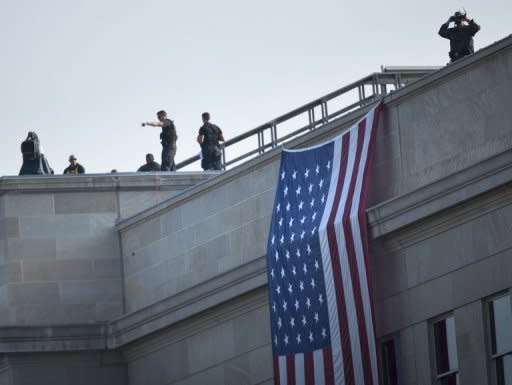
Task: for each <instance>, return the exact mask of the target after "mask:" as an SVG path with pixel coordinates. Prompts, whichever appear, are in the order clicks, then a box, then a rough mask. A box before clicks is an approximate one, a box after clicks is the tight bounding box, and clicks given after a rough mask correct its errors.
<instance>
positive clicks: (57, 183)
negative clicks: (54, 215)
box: [0, 171, 218, 194]
mask: <svg viewBox="0 0 512 385" xmlns="http://www.w3.org/2000/svg"><path fill="white" fill-rule="evenodd" d="M217 174H218V172H214V171H204V172H202V171H196V172H193V171H189V172H126V173H115V174H85V175H76V176H69V175H25V176H4V177H1V178H0V194H2V193H6V192H9V191H16V192H24V191H30V192H36V191H41V192H45V193H50V192H68V191H81V192H87V191H91V190H94V191H115V190H123V191H125V190H126V191H129V190H148V189H152V190H154V189H159V190H183V189H184V188H187V187H189V186H193V185H196V184H197V183H200V182H203V181H205V180H207V179H209V178H211V177H212V176H215V175H217Z"/></svg>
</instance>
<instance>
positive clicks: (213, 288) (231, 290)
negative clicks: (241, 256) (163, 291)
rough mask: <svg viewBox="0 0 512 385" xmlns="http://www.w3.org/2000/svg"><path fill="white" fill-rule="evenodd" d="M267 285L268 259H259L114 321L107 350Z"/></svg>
mask: <svg viewBox="0 0 512 385" xmlns="http://www.w3.org/2000/svg"><path fill="white" fill-rule="evenodd" d="M266 283H267V273H266V260H265V257H260V258H259V259H257V260H255V261H253V262H250V263H247V264H244V265H241V266H239V267H237V268H236V269H233V270H230V271H228V272H226V273H224V274H221V275H219V276H217V277H215V278H213V279H211V280H209V281H205V282H203V283H201V284H200V285H197V286H195V287H192V288H190V289H188V290H185V291H183V292H180V293H178V294H177V295H175V296H172V297H169V298H166V299H165V300H163V301H160V302H157V303H155V304H153V305H150V306H148V307H146V308H144V309H141V310H138V311H136V312H133V313H130V314H127V315H125V316H123V317H120V318H118V319H117V320H114V321H112V322H111V323H110V324H109V331H108V335H109V337H108V347H109V348H110V349H115V348H117V347H119V346H122V345H125V344H127V343H129V342H132V341H134V340H136V339H138V338H141V337H143V336H145V335H147V334H150V333H154V332H156V331H158V330H160V329H163V328H165V327H168V326H170V325H172V324H175V323H177V322H180V321H183V320H185V319H187V318H189V317H192V316H194V315H197V314H199V313H201V312H203V311H205V310H207V309H210V308H212V307H214V306H217V305H220V304H222V303H224V302H227V301H229V300H232V299H235V298H237V297H239V296H241V295H243V294H245V293H248V292H250V291H252V290H254V289H257V288H260V287H262V286H264V285H266Z"/></svg>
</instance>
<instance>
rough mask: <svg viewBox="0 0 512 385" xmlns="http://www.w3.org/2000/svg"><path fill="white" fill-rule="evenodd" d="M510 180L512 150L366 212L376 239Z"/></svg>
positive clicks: (371, 235) (372, 233)
mask: <svg viewBox="0 0 512 385" xmlns="http://www.w3.org/2000/svg"><path fill="white" fill-rule="evenodd" d="M511 181H512V150H509V151H506V152H504V153H501V154H499V155H497V156H495V157H492V158H490V159H487V160H486V161H483V162H481V163H478V164H476V165H474V166H472V167H469V168H467V169H465V170H463V171H461V172H458V173H456V174H453V175H449V176H448V177H446V178H443V179H441V180H439V181H437V182H434V183H432V184H429V185H428V186H425V187H423V188H420V189H418V190H415V191H413V192H411V193H409V194H406V195H403V196H400V197H398V198H396V199H392V200H390V201H387V202H384V203H382V204H380V205H378V206H375V207H371V208H369V209H368V210H367V213H368V221H369V226H370V237H371V239H376V238H379V237H382V236H384V235H387V234H389V233H391V232H394V231H396V230H399V229H400V228H404V227H407V226H409V225H411V224H412V223H414V222H418V221H420V220H422V219H425V218H426V217H428V216H431V215H433V214H435V213H438V212H440V211H442V210H445V209H447V208H449V207H452V206H454V205H458V204H461V203H463V202H465V201H467V200H469V199H472V198H474V197H476V196H478V195H480V194H483V193H485V192H487V191H490V190H493V189H496V188H498V187H500V186H502V185H504V184H506V183H509V182H511Z"/></svg>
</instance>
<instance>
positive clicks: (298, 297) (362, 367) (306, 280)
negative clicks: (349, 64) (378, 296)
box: [267, 104, 381, 385]
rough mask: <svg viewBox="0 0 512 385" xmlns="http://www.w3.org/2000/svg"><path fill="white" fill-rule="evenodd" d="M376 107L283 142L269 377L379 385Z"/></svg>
mask: <svg viewBox="0 0 512 385" xmlns="http://www.w3.org/2000/svg"><path fill="white" fill-rule="evenodd" d="M380 106H381V104H378V105H377V106H375V107H374V108H372V109H371V110H370V112H368V114H367V115H366V116H365V117H364V118H363V119H361V120H360V121H359V122H358V123H356V124H355V125H354V126H352V127H351V128H350V129H349V130H348V131H347V132H345V133H344V134H343V135H341V136H339V137H337V138H335V139H334V140H332V141H330V142H328V143H324V144H321V145H318V146H315V147H311V148H307V149H300V150H283V153H282V158H281V167H280V170H279V181H278V186H277V192H276V198H275V204H274V211H273V214H272V224H271V227H270V234H269V240H268V248H267V267H268V281H269V303H270V319H271V332H272V336H271V337H272V351H273V356H274V382H275V384H277V385H292V384H305V385H309V384H316V385H319V384H328V385H330V384H347V385H351V384H353V385H362V384H364V385H376V384H378V383H379V375H378V369H377V355H376V346H375V332H374V322H373V314H372V299H371V293H370V284H369V281H368V274H367V271H368V245H367V230H366V215H365V211H364V209H365V205H366V195H367V186H368V178H367V176H368V166H369V164H370V160H371V158H372V153H373V148H374V142H375V132H376V128H377V125H378V117H379V112H380V108H381V107H380Z"/></svg>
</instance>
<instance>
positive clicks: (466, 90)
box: [0, 37, 512, 385]
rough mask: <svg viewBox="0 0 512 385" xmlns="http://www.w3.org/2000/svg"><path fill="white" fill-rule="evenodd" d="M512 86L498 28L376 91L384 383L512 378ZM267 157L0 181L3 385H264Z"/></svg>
mask: <svg viewBox="0 0 512 385" xmlns="http://www.w3.org/2000/svg"><path fill="white" fill-rule="evenodd" d="M511 90H512V37H508V38H506V39H504V40H502V41H499V42H497V43H495V44H494V45H492V46H490V47H488V48H486V49H483V50H481V51H480V52H478V53H477V54H475V55H472V56H470V57H467V58H465V59H463V60H460V61H458V62H456V63H454V64H451V65H449V66H447V67H445V68H443V69H441V70H439V71H437V72H435V73H433V74H431V75H428V76H426V77H425V78H423V79H421V80H419V81H417V82H415V83H413V84H410V85H409V86H407V87H404V88H402V89H400V90H398V91H396V92H394V93H392V94H390V95H388V96H386V97H385V98H384V109H383V111H382V114H381V121H380V127H379V131H378V135H377V142H376V146H377V147H376V156H375V159H374V165H373V171H372V177H371V185H370V192H369V196H368V209H367V212H368V216H369V224H370V251H371V261H370V262H371V264H370V265H371V276H372V283H373V287H372V288H373V297H374V302H375V319H376V332H377V337H378V342H379V343H378V347H379V357H380V366H381V372H382V375H383V382H384V384H451V383H454V382H453V381H457V383H458V384H464V385H467V384H475V385H482V384H493V385H496V384H512V305H511V294H510V288H511V287H512V237H511V236H510V234H512V108H510V100H511V98H512V91H511ZM365 112H366V111H365V109H362V110H359V111H356V112H354V113H351V114H349V115H346V116H344V117H342V118H340V119H338V120H336V121H332V122H330V123H329V124H327V125H326V126H325V127H323V128H321V129H318V130H315V131H312V132H311V133H309V134H308V135H305V136H303V137H301V138H299V139H296V140H294V141H293V142H291V143H290V144H289V145H290V146H292V147H302V146H308V145H312V144H316V143H319V142H322V141H325V140H326V139H329V138H331V137H333V136H334V135H336V134H337V133H339V132H340V131H341V130H343V129H344V128H346V127H349V126H350V125H351V124H352V123H353V122H354V121H356V120H357V119H358V118H359V117H360V116H362V115H363V114H364V113H365ZM279 157H280V152H279V149H275V150H273V151H269V152H267V153H265V154H264V155H261V156H259V157H258V158H256V159H253V160H250V161H248V162H247V163H245V164H243V165H241V166H238V167H236V168H233V169H231V170H229V171H227V172H225V173H222V174H217V173H186V172H179V173H175V174H172V175H165V176H161V175H158V174H148V175H137V174H118V175H86V176H77V177H74V178H73V179H72V180H71V179H69V178H66V177H62V176H54V177H33V178H32V177H30V178H27V177H24V178H21V177H3V178H1V179H0V384H1V385H21V384H23V385H25V384H27V385H28V384H30V385H33V384H36V385H38V384H52V385H61V384H62V385H71V384H73V385H75V384H84V385H85V384H109V385H117V384H119V385H121V384H123V385H124V384H130V385H146V384H151V385H164V384H165V385H170V384H179V385H191V384H233V385H243V384H272V383H273V378H272V361H271V346H270V331H269V315H268V309H267V307H268V299H267V292H266V269H265V249H266V242H267V235H268V228H269V224H270V215H271V210H272V204H273V199H274V192H275V186H276V180H277V170H278V167H279Z"/></svg>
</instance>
